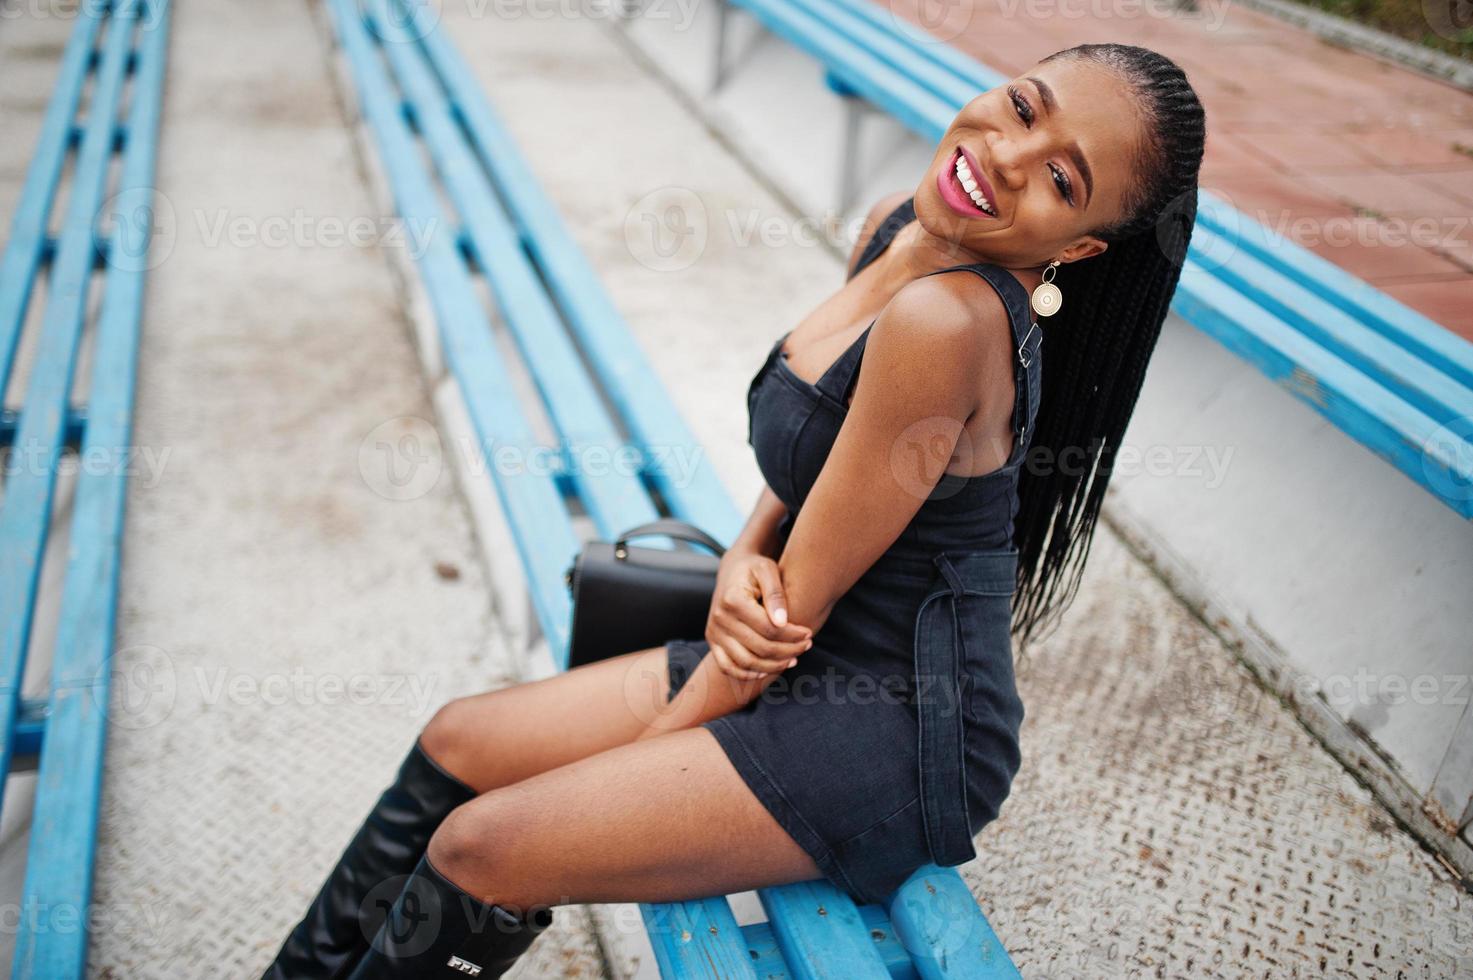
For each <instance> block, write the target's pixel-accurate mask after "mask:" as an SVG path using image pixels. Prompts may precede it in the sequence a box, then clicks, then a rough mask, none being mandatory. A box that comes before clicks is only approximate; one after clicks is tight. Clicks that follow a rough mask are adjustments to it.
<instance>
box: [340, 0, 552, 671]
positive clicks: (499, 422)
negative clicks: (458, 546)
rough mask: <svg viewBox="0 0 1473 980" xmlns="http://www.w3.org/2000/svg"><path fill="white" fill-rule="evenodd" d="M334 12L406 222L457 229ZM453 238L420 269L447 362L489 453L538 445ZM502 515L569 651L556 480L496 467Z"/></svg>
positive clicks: (360, 45)
mask: <svg viewBox="0 0 1473 980" xmlns="http://www.w3.org/2000/svg"><path fill="white" fill-rule="evenodd" d="M328 9H329V10H331V12H332V22H333V25H334V29H335V31H336V34H337V38H338V43H339V45H341V47H342V50H343V53H344V56H345V58H346V60H347V63H348V65H349V67H350V70H351V72H352V75H353V79H354V83H355V88H356V89H357V91H358V101H359V105H360V106H361V107H362V112H363V117H364V120H365V121H366V122H367V124H368V128H369V130H370V131H371V132H372V133H373V137H374V140H375V142H376V143H377V145H378V148H379V156H380V158H381V159H382V160H383V163H384V167H385V171H386V173H387V175H388V180H389V183H390V185H391V186H392V189H393V194H394V200H395V203H396V206H397V208H398V211H399V214H400V215H401V216H402V217H403V218H405V220H407V221H412V222H416V223H417V227H421V228H432V229H435V228H449V227H451V225H450V224H449V223H447V222H446V221H445V215H444V214H443V212H442V211H441V208H440V204H439V201H438V199H437V198H436V195H435V190H434V188H433V186H432V185H431V183H430V181H429V178H428V176H427V175H426V173H425V171H424V167H423V165H422V163H421V161H420V159H419V156H418V154H419V150H418V147H417V145H416V144H415V141H414V137H413V135H412V134H411V133H410V132H409V129H408V126H407V125H406V124H405V122H404V116H403V114H402V113H401V112H399V111H398V102H397V101H396V98H395V96H394V93H393V90H392V88H391V86H390V85H389V81H388V79H387V78H386V77H385V74H384V70H383V66H382V64H381V63H380V62H379V60H378V58H379V56H378V52H377V50H376V49H375V48H374V46H373V42H372V40H371V39H370V38H369V37H368V35H367V32H366V31H365V30H364V26H363V21H362V19H361V17H359V15H358V12H357V8H356V5H355V4H354V3H352V2H351V0H331V3H330V4H329V8H328ZM454 237H455V236H453V235H449V234H431V235H429V236H427V240H426V241H425V242H424V249H423V251H422V252H421V254H420V255H419V256H418V258H417V259H416V260H415V261H416V265H417V268H418V269H419V274H420V277H421V279H422V280H423V281H424V286H425V292H426V293H427V294H428V296H429V300H430V303H431V304H432V306H433V308H434V314H435V321H436V323H437V324H438V326H439V330H440V337H441V342H442V344H443V346H444V351H445V360H446V363H447V364H449V365H450V369H451V371H452V372H453V374H454V376H455V379H456V381H457V383H458V385H459V388H460V393H461V397H462V398H464V399H465V403H466V407H467V410H468V412H469V414H470V417H471V421H472V423H473V424H474V425H475V427H476V435H477V438H478V439H480V442H481V445H482V447H484V448H486V449H487V451H488V452H489V451H490V449H491V447H495V446H499V445H512V446H520V447H524V448H528V449H529V448H531V447H533V446H534V445H535V444H536V441H535V436H534V434H533V430H532V427H531V425H530V424H529V423H528V421H527V419H526V416H525V414H524V413H523V411H522V407H521V405H519V404H518V401H517V397H516V389H515V387H514V386H513V384H512V380H511V377H510V375H509V374H508V373H507V370H506V367H505V366H504V365H503V364H502V362H501V358H500V355H499V354H498V352H497V351H496V349H495V347H494V346H493V343H492V339H493V338H492V333H491V324H490V322H489V321H488V319H487V316H486V311H485V310H484V309H483V308H482V306H481V304H480V300H479V298H478V297H477V295H476V292H475V289H474V287H473V286H472V284H471V279H470V273H469V272H468V270H467V269H466V267H465V262H464V261H463V259H462V256H461V254H460V251H459V249H458V248H457V246H456V243H455V241H454ZM490 470H491V473H492V475H493V478H494V479H493V483H494V485H495V487H496V490H497V494H498V497H499V499H500V501H501V506H502V508H503V510H504V511H505V513H506V515H507V519H508V521H509V522H510V523H511V525H512V526H513V527H527V528H536V529H537V534H536V536H535V540H532V539H529V538H528V537H527V536H516V537H515V540H516V545H517V555H518V558H519V559H520V560H521V563H522V567H523V568H525V569H526V570H527V572H528V574H527V587H528V589H529V591H530V593H531V596H532V604H533V607H534V608H535V610H536V612H537V617H538V620H539V622H541V624H542V627H543V630H544V632H545V633H546V635H547V639H548V643H549V644H550V645H551V647H552V648H553V649H554V650H559V649H566V647H567V643H568V629H569V625H570V624H569V615H570V612H571V603H570V600H569V598H568V592H567V588H566V587H565V586H564V584H563V578H562V576H563V571H564V570H565V569H566V568H567V566H568V564H569V563H570V562H571V561H572V560H573V558H574V556H576V555H577V553H578V550H579V541H578V538H577V535H576V534H575V533H574V531H573V527H572V524H571V521H570V519H569V516H568V512H567V509H566V506H565V504H564V501H563V496H562V493H561V492H560V491H559V489H558V487H557V483H556V481H555V480H554V479H553V478H551V477H549V476H546V475H544V474H541V473H538V472H536V471H535V470H534V469H527V468H524V469H523V470H522V471H520V472H517V473H511V474H506V473H501V472H500V471H499V470H498V468H497V467H495V466H492V467H490Z"/></svg>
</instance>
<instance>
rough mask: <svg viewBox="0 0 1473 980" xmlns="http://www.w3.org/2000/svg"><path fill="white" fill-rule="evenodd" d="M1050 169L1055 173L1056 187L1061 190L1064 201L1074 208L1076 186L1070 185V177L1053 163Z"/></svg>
mask: <svg viewBox="0 0 1473 980" xmlns="http://www.w3.org/2000/svg"><path fill="white" fill-rule="evenodd" d="M1048 167H1049V169H1050V170H1052V171H1053V173H1054V186H1055V187H1057V188H1058V189H1059V193H1061V194H1063V195H1064V200H1066V201H1068V202H1069V205H1070V206H1071V207H1072V206H1073V205H1074V185H1073V184H1071V183H1069V175H1068V174H1066V173H1064V171H1063V170H1062V169H1061V168H1060V167H1058V166H1056V165H1055V164H1052V163H1051V164H1049V165H1048Z"/></svg>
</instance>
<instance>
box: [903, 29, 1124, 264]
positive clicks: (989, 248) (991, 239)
mask: <svg viewBox="0 0 1473 980" xmlns="http://www.w3.org/2000/svg"><path fill="white" fill-rule="evenodd" d="M1141 125H1142V123H1141V119H1140V114H1139V111H1138V109H1137V107H1136V100H1135V98H1134V97H1133V92H1132V90H1131V88H1130V85H1129V84H1128V83H1127V82H1125V81H1124V80H1123V79H1121V78H1120V77H1119V76H1118V75H1116V74H1115V73H1113V72H1112V71H1110V70H1108V69H1106V68H1102V67H1100V66H1098V65H1096V64H1094V63H1093V62H1090V61H1087V60H1082V59H1076V58H1062V59H1059V60H1057V61H1051V62H1048V63H1046V64H1039V65H1036V66H1034V67H1033V69H1032V70H1030V71H1028V72H1026V73H1025V74H1024V75H1023V76H1022V77H1019V78H1015V79H1013V80H1012V81H1011V82H1009V83H1007V84H1005V85H1001V86H998V87H997V88H995V89H993V90H992V91H990V92H984V93H983V94H981V95H979V96H977V97H976V98H975V99H973V100H972V101H971V102H969V103H967V104H966V105H965V106H964V107H963V108H962V110H961V112H959V113H957V116H956V118H955V119H953V120H952V122H951V128H950V129H948V130H947V131H946V135H945V136H943V137H942V138H941V143H940V145H939V146H938V147H937V150H936V157H935V159H933V160H932V161H931V166H930V168H929V169H928V170H927V172H926V176H925V178H923V179H922V181H921V186H920V187H919V188H918V189H917V190H916V196H915V210H916V219H917V221H918V222H919V223H920V225H921V227H922V228H924V229H925V230H926V231H927V232H929V233H930V234H932V235H934V236H936V237H937V238H941V239H944V240H946V241H948V242H952V243H954V244H956V245H958V246H960V247H962V248H964V249H967V250H968V251H971V252H973V253H975V254H977V255H981V256H983V257H984V258H986V259H987V260H988V261H991V262H995V263H997V264H998V265H1002V266H1005V267H1010V268H1028V267H1032V266H1039V265H1043V264H1044V263H1047V262H1050V261H1053V260H1054V259H1058V260H1060V261H1063V262H1071V261H1075V260H1077V259H1081V258H1087V257H1088V256H1090V255H1094V254H1096V253H1098V252H1101V251H1103V250H1104V248H1105V243H1104V242H1103V241H1101V240H1100V239H1099V238H1096V237H1094V236H1093V235H1092V234H1091V232H1093V231H1094V230H1096V229H1099V228H1103V227H1106V226H1108V225H1110V224H1112V223H1114V222H1115V221H1116V220H1117V219H1119V218H1120V217H1121V216H1122V211H1123V202H1124V196H1125V192H1126V189H1127V188H1128V187H1129V186H1130V184H1131V182H1132V181H1134V180H1135V179H1136V178H1137V175H1136V174H1135V172H1134V171H1135V168H1136V166H1137V164H1136V147H1137V145H1138V144H1139V141H1140V138H1141Z"/></svg>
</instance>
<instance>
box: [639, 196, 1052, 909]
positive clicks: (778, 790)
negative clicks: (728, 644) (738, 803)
mask: <svg viewBox="0 0 1473 980" xmlns="http://www.w3.org/2000/svg"><path fill="white" fill-rule="evenodd" d="M913 219H914V211H913V209H912V207H911V204H910V202H909V201H907V202H906V203H905V204H903V205H901V207H900V208H898V209H897V210H896V211H895V212H894V213H893V214H891V215H890V216H889V217H888V218H887V219H886V220H885V222H883V223H882V224H881V226H880V228H879V229H878V230H877V231H876V234H875V236H874V239H873V240H872V241H871V242H870V245H869V247H868V248H867V249H866V251H865V252H864V254H863V255H862V256H861V259H860V262H859V264H858V265H857V267H856V269H855V273H856V274H857V273H858V271H859V270H860V269H862V268H864V266H865V265H867V264H869V263H870V262H871V261H873V260H874V258H875V257H876V256H877V255H879V254H880V253H881V252H882V251H883V250H884V249H885V247H886V246H887V245H888V244H889V242H890V241H891V239H893V238H894V236H895V233H896V232H897V231H898V230H899V229H900V228H901V227H902V226H903V225H905V224H906V223H907V222H909V221H911V220H913ZM963 269H964V270H967V271H968V272H971V273H973V274H976V275H978V276H981V277H982V278H983V279H985V280H987V282H988V283H990V284H991V285H992V287H993V288H994V289H995V290H996V291H997V292H998V294H999V295H1000V296H1001V297H1002V300H1003V303H1004V304H1005V305H1006V307H1007V310H1008V316H1009V319H1010V320H1011V321H1012V328H1013V338H1014V342H1015V343H1014V347H1015V349H1016V350H1015V363H1014V381H1015V397H1014V408H1013V433H1014V437H1015V445H1014V449H1013V452H1012V454H1011V456H1010V457H1009V459H1008V461H1007V462H1006V464H1004V465H1003V466H1002V467H1001V468H1000V469H998V470H995V471H993V472H992V473H988V474H985V475H983V476H979V477H970V478H964V477H957V476H953V475H945V476H943V477H942V480H941V481H940V482H939V483H938V484H937V485H936V487H935V489H934V490H933V492H932V493H931V495H930V497H929V498H928V499H927V500H926V501H925V502H924V503H923V504H922V505H921V508H920V510H919V511H918V513H917V514H916V516H915V517H914V519H913V520H912V521H911V522H910V524H909V525H908V526H907V527H906V528H905V530H904V531H903V532H902V533H901V535H900V537H899V538H898V539H897V540H896V541H895V543H894V544H893V545H892V546H891V547H890V548H889V549H887V550H886V552H885V553H884V554H883V555H882V556H881V557H880V558H879V559H878V560H877V561H876V562H875V564H874V565H873V566H872V567H871V568H870V569H869V570H868V571H866V572H865V574H864V575H863V576H861V578H860V579H859V581H858V582H857V583H855V585H854V586H853V587H852V588H851V589H850V590H849V592H847V593H845V595H844V596H843V597H842V598H841V599H840V600H839V601H838V603H837V604H836V605H835V607H834V609H833V611H832V612H831V613H830V615H829V618H828V620H827V621H826V622H825V623H824V625H823V627H822V628H821V629H820V630H819V631H818V632H817V633H816V634H815V635H814V642H813V647H812V649H810V650H809V651H807V652H806V653H804V654H802V655H800V656H799V657H798V663H797V664H796V665H795V666H793V667H791V668H789V669H788V670H786V671H784V672H783V675H782V676H781V677H779V678H778V679H777V681H775V682H774V683H773V684H772V686H771V687H769V688H768V689H767V691H766V692H765V693H764V694H763V695H762V696H761V697H759V698H758V699H757V700H755V701H753V702H752V703H751V704H749V705H747V706H746V707H745V708H743V709H741V710H738V711H736V712H734V713H732V714H730V715H727V716H725V717H722V718H717V719H715V720H713V721H711V722H708V723H707V724H706V725H705V727H706V728H708V729H710V731H711V732H712V734H713V735H715V737H716V739H717V740H718V741H719V742H720V744H721V746H722V748H723V749H724V750H725V751H726V754H727V756H728V757H729V758H730V759H731V762H732V764H733V765H734V766H735V767H736V769H737V771H738V772H739V773H740V774H741V776H742V778H743V779H744V780H745V781H746V782H747V784H748V785H749V786H750V787H751V789H752V791H753V792H754V793H755V794H756V796H757V797H758V798H759V799H760V800H761V801H762V803H763V804H764V805H765V806H766V807H767V809H768V810H769V811H771V812H772V814H773V816H774V817H775V818H776V819H777V820H778V822H779V823H780V824H781V825H782V826H783V828H784V829H785V830H787V831H788V833H789V834H791V835H792V837H793V839H794V840H796V841H797V842H798V844H799V845H800V846H802V847H803V848H804V850H806V851H807V852H808V853H809V854H810V855H811V856H812V857H813V859H814V862H815V863H816V864H817V865H818V867H819V868H820V870H821V871H822V872H823V873H824V874H825V875H826V876H827V877H828V878H829V879H830V880H831V881H833V882H834V884H835V885H837V886H838V887H839V888H841V889H842V890H844V891H845V892H847V893H848V894H849V895H850V896H851V897H852V898H854V899H855V900H856V901H858V902H860V903H861V904H868V903H877V902H882V901H883V900H884V899H885V897H886V896H888V895H889V894H890V893H891V892H893V891H894V890H895V889H896V888H898V887H899V886H900V885H901V884H902V883H903V882H904V881H905V879H906V878H907V877H909V876H910V874H911V873H912V872H914V871H915V870H916V869H917V868H919V867H921V866H923V865H926V864H931V863H935V864H939V865H957V864H961V863H963V862H965V861H967V860H970V859H971V858H972V857H974V856H975V853H976V852H975V850H974V847H973V843H972V841H973V838H974V836H975V835H976V834H977V832H978V831H979V830H980V829H981V828H982V827H983V826H984V825H985V824H987V823H988V822H990V821H991V820H992V819H994V818H995V817H996V816H997V814H998V811H999V809H1000V808H1001V806H1002V803H1003V801H1004V799H1006V797H1007V795H1008V791H1009V788H1010V786H1011V783H1012V779H1013V776H1014V775H1015V773H1016V772H1017V770H1018V767H1019V764H1020V762H1021V754H1020V750H1019V743H1018V731H1019V728H1020V726H1021V725H1022V721H1023V714H1024V711H1023V703H1022V701H1021V700H1020V699H1019V697H1018V692H1017V688H1016V686H1015V684H1014V678H1013V655H1012V640H1011V635H1010V629H1009V626H1010V621H1011V607H1012V595H1013V589H1014V583H1015V580H1016V579H1015V574H1016V568H1017V551H1016V550H1015V549H1014V548H1013V546H1012V532H1013V517H1014V515H1015V514H1016V512H1017V486H1018V473H1019V470H1020V469H1021V466H1022V462H1023V456H1024V453H1025V451H1026V449H1027V446H1028V437H1029V435H1030V433H1031V430H1032V427H1033V419H1034V414H1035V411H1036V408H1037V405H1038V395H1039V378H1040V374H1039V372H1040V368H1041V365H1040V363H1039V348H1040V342H1041V339H1042V334H1041V331H1040V330H1039V328H1038V327H1037V326H1036V325H1034V324H1032V322H1031V317H1030V311H1029V304H1028V296H1027V293H1026V292H1025V290H1024V289H1023V286H1022V285H1021V284H1020V283H1019V282H1018V281H1017V280H1016V279H1014V278H1013V276H1012V275H1011V274H1010V273H1008V272H1007V271H1006V270H1004V269H1001V268H998V267H996V266H992V265H981V264H978V265H966V266H957V267H956V268H955V269H954V270H951V269H949V270H942V271H944V272H955V271H957V270H963ZM933 274H935V273H933ZM868 336H869V330H868V329H866V330H865V331H864V333H862V334H861V335H860V336H859V337H858V338H857V339H856V340H855V342H854V343H853V344H852V345H851V346H850V347H849V349H848V350H846V351H845V352H844V354H843V355H841V356H840V357H839V359H838V360H837V361H836V362H835V363H834V364H833V365H832V366H831V367H830V368H829V369H828V370H827V371H826V372H825V373H824V375H823V377H821V378H820V379H819V380H818V382H817V383H815V384H810V383H808V382H805V381H803V380H802V379H800V378H798V377H797V376H796V375H795V374H793V373H792V371H791V370H790V369H789V368H788V366H787V363H786V360H785V358H786V354H785V352H784V351H783V349H782V347H783V342H784V341H785V340H786V339H787V335H786V334H784V335H783V337H781V338H779V339H778V341H777V343H776V344H774V345H773V347H772V350H771V351H770V352H769V354H768V356H767V360H766V361H765V362H764V363H763V365H762V368H761V369H760V370H759V371H758V372H757V374H756V376H755V377H754V378H753V379H752V383H751V386H750V388H749V390H748V410H749V421H750V430H749V435H748V441H749V443H750V444H751V445H752V447H753V450H754V451H755V453H756V456H757V462H758V466H759V467H760V469H761V470H762V473H763V476H764V477H765V478H766V481H767V485H768V486H770V487H771V488H772V490H773V492H774V493H775V494H776V495H777V496H778V498H779V499H781V500H782V502H783V503H784V505H786V507H787V510H788V513H787V515H785V517H784V518H783V520H782V522H781V524H780V525H779V532H780V534H781V536H782V538H783V540H784V541H786V539H787V536H788V533H789V532H790V531H791V529H792V527H793V523H794V522H795V520H796V518H797V515H798V513H799V512H800V511H801V508H802V505H803V501H804V499H805V498H806V497H807V495H808V492H809V491H810V490H811V489H812V487H813V484H814V481H815V480H816V479H817V477H818V473H819V470H820V469H821V468H822V466H823V463H824V460H825V459H826V458H827V456H828V453H829V451H830V449H831V448H832V447H833V443H834V440H835V438H836V437H837V436H838V433H839V428H840V426H841V425H842V423H843V421H844V416H845V414H846V411H847V408H846V402H847V400H848V396H849V393H850V391H851V390H852V388H853V385H854V383H855V381H856V379H857V377H858V374H859V365H860V360H861V358H862V356H863V353H864V344H865V341H866V339H867V338H868ZM666 650H667V653H668V662H669V673H670V684H671V690H672V693H673V692H674V691H676V690H678V689H679V688H680V686H681V685H682V684H684V683H685V680H686V679H687V678H688V677H689V676H690V671H691V670H692V669H694V667H695V666H696V664H697V663H698V662H699V660H700V658H701V657H702V656H704V655H705V654H706V653H707V652H708V650H709V645H708V644H707V643H706V642H705V640H672V641H670V642H669V643H668V644H667V645H666Z"/></svg>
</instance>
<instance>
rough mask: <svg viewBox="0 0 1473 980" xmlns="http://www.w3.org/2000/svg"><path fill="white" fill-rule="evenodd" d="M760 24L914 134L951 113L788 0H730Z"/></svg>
mask: <svg viewBox="0 0 1473 980" xmlns="http://www.w3.org/2000/svg"><path fill="white" fill-rule="evenodd" d="M732 2H733V3H735V4H736V5H737V6H739V7H743V8H745V9H746V10H748V11H750V12H751V13H752V15H753V16H755V17H756V18H757V19H758V20H759V21H760V22H761V23H762V25H763V26H764V27H766V28H767V29H768V30H769V31H771V32H772V33H774V34H776V35H777V36H779V37H781V38H783V39H784V40H786V41H788V42H789V43H790V44H792V45H793V46H794V47H796V48H799V49H801V50H803V51H807V52H808V53H810V54H812V55H813V56H815V57H816V58H818V59H819V60H820V61H822V62H823V63H824V64H825V65H827V66H828V68H829V70H830V71H831V72H833V73H834V75H836V76H837V77H838V78H839V79H840V80H841V81H843V82H844V83H845V84H846V85H848V86H849V87H850V88H851V89H853V90H854V92H855V93H857V94H858V95H861V96H863V97H864V98H865V100H867V101H869V102H871V103H873V104H874V105H877V106H879V107H880V108H881V109H884V110H885V111H886V112H888V113H890V114H891V115H893V116H895V117H896V118H897V119H899V120H900V121H901V122H902V123H904V124H905V125H907V126H909V127H911V128H912V129H914V130H916V131H917V132H920V133H930V134H932V136H931V138H933V139H936V138H939V137H940V136H941V134H942V133H944V132H945V131H946V127H947V126H949V125H950V124H951V119H952V117H953V116H955V115H956V110H955V108H954V107H953V105H952V103H950V102H948V101H946V100H944V99H941V98H939V97H938V96H936V95H935V94H934V93H933V92H931V91H930V90H928V89H926V88H924V87H922V86H921V85H920V84H918V83H917V82H914V81H912V80H911V79H909V78H907V77H906V76H904V75H903V74H901V73H900V72H899V71H897V70H896V69H895V68H894V67H892V66H891V65H889V64H887V63H886V62H885V61H883V60H882V59H880V58H879V57H877V56H876V55H875V54H873V53H872V52H870V51H868V50H866V49H864V48H861V47H859V46H858V45H857V44H855V43H854V42H853V41H850V40H849V39H847V38H844V37H842V36H840V35H838V34H836V33H835V32H834V31H833V30H832V29H831V28H829V27H828V26H827V25H826V24H824V22H823V21H821V20H819V19H818V18H816V17H814V16H813V15H812V14H811V13H809V12H808V11H806V10H801V9H799V8H798V7H796V6H793V5H792V4H791V3H790V2H789V0H732Z"/></svg>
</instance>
